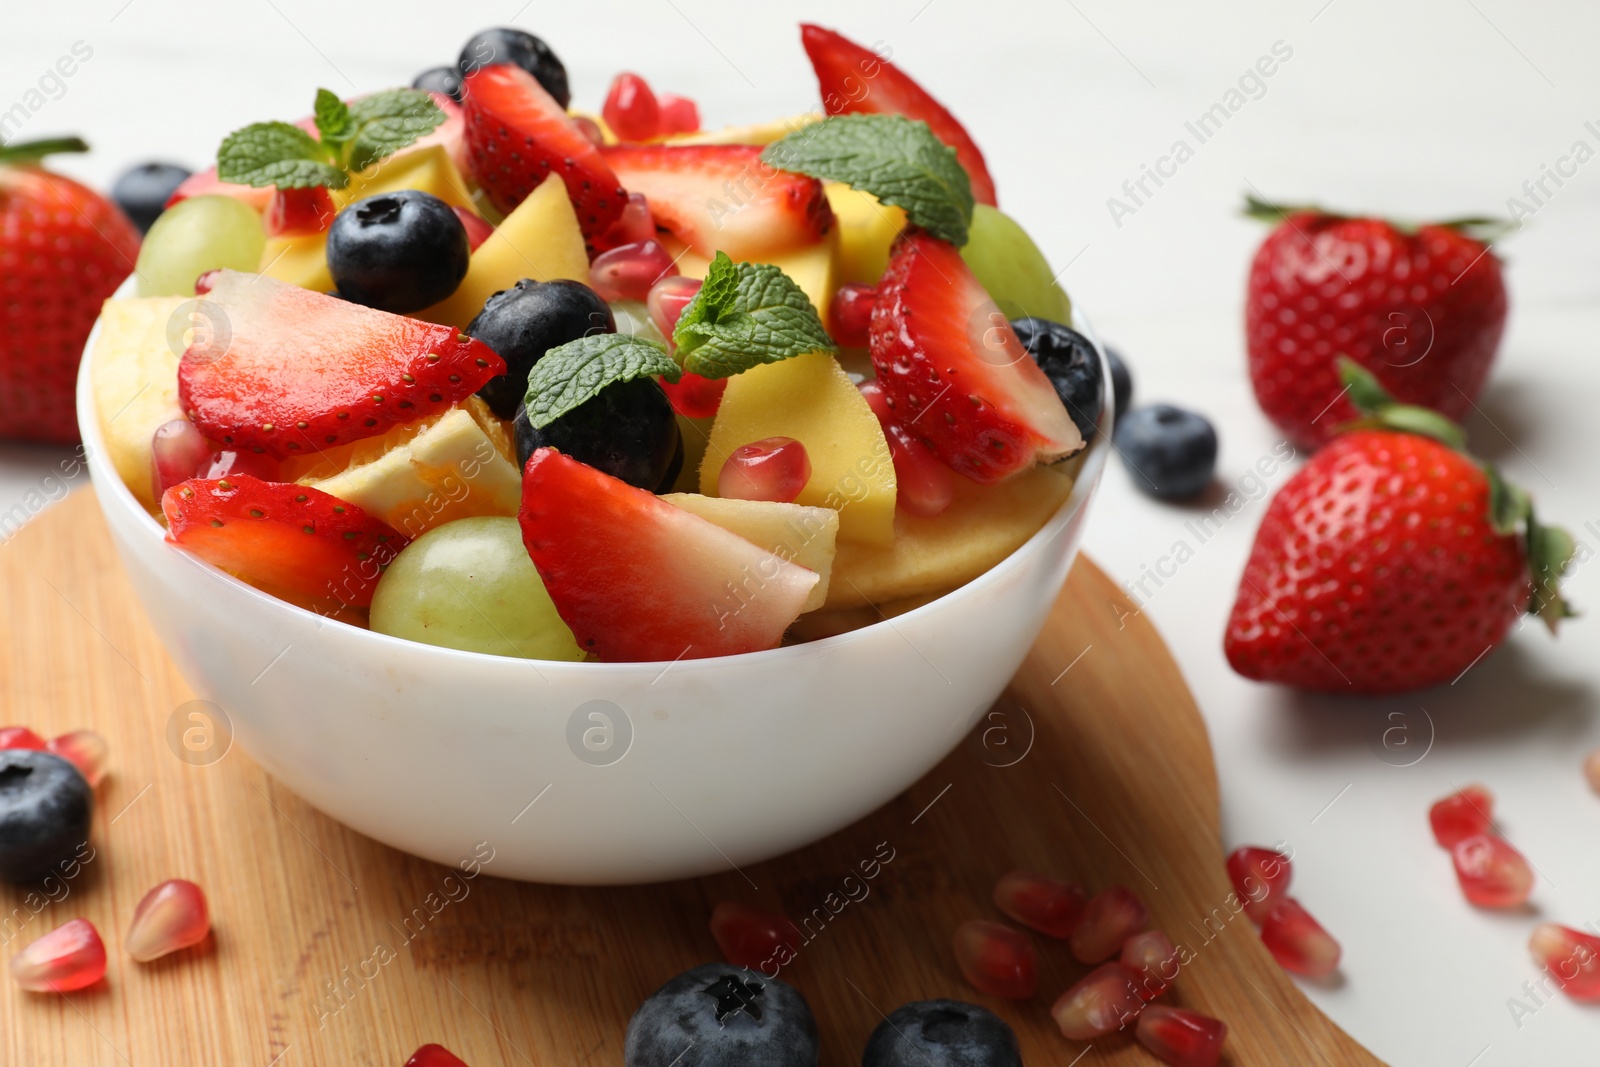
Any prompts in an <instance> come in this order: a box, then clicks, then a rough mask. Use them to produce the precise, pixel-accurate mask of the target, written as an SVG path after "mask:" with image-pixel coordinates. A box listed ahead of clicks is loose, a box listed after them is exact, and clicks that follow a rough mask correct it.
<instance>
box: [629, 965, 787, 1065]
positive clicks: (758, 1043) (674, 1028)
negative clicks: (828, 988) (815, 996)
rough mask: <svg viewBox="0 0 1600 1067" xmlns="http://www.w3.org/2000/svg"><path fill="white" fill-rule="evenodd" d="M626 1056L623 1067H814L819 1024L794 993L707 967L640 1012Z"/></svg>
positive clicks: (675, 982)
mask: <svg viewBox="0 0 1600 1067" xmlns="http://www.w3.org/2000/svg"><path fill="white" fill-rule="evenodd" d="M691 1048H692V1049H693V1050H694V1051H693V1052H692V1053H691V1054H690V1055H687V1056H685V1055H684V1053H685V1052H687V1051H689V1050H690V1049H691ZM622 1055H623V1063H624V1065H625V1067H672V1065H678V1067H688V1065H690V1064H693V1065H695V1067H816V1063H817V1022H816V1020H815V1019H813V1018H812V1017H811V1009H810V1008H809V1007H808V1006H807V1005H806V1000H805V998H804V997H802V996H801V995H800V993H799V992H798V991H797V990H796V989H795V988H794V987H793V986H790V985H788V984H786V983H784V982H781V981H779V980H777V979H776V978H766V977H764V976H762V975H760V974H757V973H755V972H754V971H747V970H743V969H742V968H739V967H733V966H729V965H728V964H725V963H708V964H705V965H704V966H701V967H696V968H695V969H694V970H692V971H685V972H684V973H682V974H680V975H678V977H676V978H674V979H672V980H671V981H670V982H668V983H667V984H666V985H664V986H662V987H661V988H660V989H658V990H656V991H655V992H654V993H652V994H650V998H649V999H648V1000H646V1001H645V1002H644V1003H643V1004H641V1005H639V1010H638V1011H636V1012H634V1013H633V1018H631V1019H629V1020H628V1036H627V1039H626V1042H625V1043H624V1045H623V1053H622Z"/></svg>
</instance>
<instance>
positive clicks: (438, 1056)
mask: <svg viewBox="0 0 1600 1067" xmlns="http://www.w3.org/2000/svg"><path fill="white" fill-rule="evenodd" d="M403 1067H467V1065H466V1063H465V1062H463V1061H462V1059H461V1058H460V1057H459V1056H457V1055H455V1054H454V1053H453V1052H451V1051H450V1050H449V1049H447V1048H445V1047H444V1046H443V1045H423V1046H422V1047H421V1048H419V1049H417V1051H415V1052H413V1053H412V1054H411V1058H410V1059H409V1060H406V1062H405V1064H404V1065H403Z"/></svg>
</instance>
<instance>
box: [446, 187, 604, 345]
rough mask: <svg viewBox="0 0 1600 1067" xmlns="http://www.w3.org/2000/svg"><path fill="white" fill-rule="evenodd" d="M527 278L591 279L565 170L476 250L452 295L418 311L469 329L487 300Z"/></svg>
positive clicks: (524, 202)
mask: <svg viewBox="0 0 1600 1067" xmlns="http://www.w3.org/2000/svg"><path fill="white" fill-rule="evenodd" d="M523 278H531V279H533V280H534V281H536V282H547V281H552V280H554V279H556V278H571V279H573V280H575V281H580V282H584V283H586V284H587V283H588V281H589V255H588V253H587V251H585V249H584V245H583V231H582V230H580V229H578V215H577V213H576V212H575V211H573V210H572V201H571V200H569V199H567V187H566V186H565V185H563V184H562V182H561V176H560V175H559V174H552V175H550V177H548V178H546V179H545V180H544V184H542V185H540V186H539V188H537V189H535V190H534V191H533V192H532V193H530V194H528V198H527V199H526V200H524V201H523V202H522V203H520V204H518V205H517V207H516V210H515V211H513V212H511V214H509V215H507V216H506V219H505V221H504V222H502V223H501V224H500V226H499V227H498V228H497V229H496V230H495V231H494V233H492V234H491V235H490V236H489V239H488V240H486V241H484V242H483V244H481V245H479V246H478V250H477V251H476V252H474V253H472V265H471V266H470V267H468V268H467V276H466V277H465V278H463V279H462V281H461V285H460V286H458V287H457V288H456V291H455V293H454V294H453V295H452V296H451V297H450V298H449V299H447V300H444V301H443V302H441V303H438V304H435V305H434V306H433V307H431V308H429V309H428V310H426V311H420V312H418V313H417V316H416V317H417V318H419V319H425V320H427V321H428V322H438V323H443V324H444V325H446V326H454V327H455V328H456V329H458V330H464V329H466V328H467V324H468V323H470V322H471V321H472V319H473V317H474V316H476V315H477V314H478V312H480V311H482V310H483V304H484V301H486V300H488V299H489V298H490V297H491V296H493V295H494V294H495V293H497V292H499V291H500V290H502V289H509V288H511V287H512V286H513V285H515V284H517V282H518V281H520V280H521V279H523Z"/></svg>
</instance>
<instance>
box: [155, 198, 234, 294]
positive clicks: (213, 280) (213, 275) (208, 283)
mask: <svg viewBox="0 0 1600 1067" xmlns="http://www.w3.org/2000/svg"><path fill="white" fill-rule="evenodd" d="M167 206H168V207H171V206H172V204H171V203H168V204H167ZM221 276H222V272H221V271H220V270H208V271H206V272H205V273H204V274H202V275H200V277H198V278H196V279H195V280H194V295H195V296H205V295H206V294H207V293H209V292H210V291H211V287H212V286H213V285H216V284H217V279H218V278H219V277H221Z"/></svg>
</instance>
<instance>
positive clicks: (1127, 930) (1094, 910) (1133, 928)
mask: <svg viewBox="0 0 1600 1067" xmlns="http://www.w3.org/2000/svg"><path fill="white" fill-rule="evenodd" d="M1149 921H1150V909H1148V908H1146V907H1145V906H1144V901H1142V900H1140V899H1139V898H1138V897H1136V896H1134V895H1133V893H1132V892H1130V891H1129V890H1127V889H1125V888H1124V887H1122V886H1120V885H1114V886H1112V887H1111V888H1110V889H1107V890H1106V891H1105V892H1103V893H1098V894H1096V895H1095V896H1093V897H1090V898H1089V903H1088V904H1086V905H1084V908H1083V917H1082V918H1081V919H1079V920H1078V927H1077V929H1075V930H1073V931H1072V954H1073V955H1074V956H1076V957H1078V962H1080V963H1100V962H1102V961H1104V960H1108V959H1110V958H1111V957H1112V956H1115V955H1116V954H1117V953H1119V952H1121V951H1122V945H1123V943H1124V942H1125V941H1127V940H1128V938H1130V937H1132V936H1133V935H1134V934H1136V933H1138V932H1139V931H1140V930H1143V929H1144V926H1145V923H1147V922H1149Z"/></svg>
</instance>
